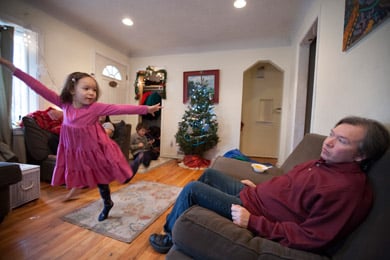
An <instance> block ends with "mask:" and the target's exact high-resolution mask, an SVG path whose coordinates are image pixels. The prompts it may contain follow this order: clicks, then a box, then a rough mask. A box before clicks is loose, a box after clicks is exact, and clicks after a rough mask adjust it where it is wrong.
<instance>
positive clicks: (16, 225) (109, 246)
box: [0, 160, 202, 260]
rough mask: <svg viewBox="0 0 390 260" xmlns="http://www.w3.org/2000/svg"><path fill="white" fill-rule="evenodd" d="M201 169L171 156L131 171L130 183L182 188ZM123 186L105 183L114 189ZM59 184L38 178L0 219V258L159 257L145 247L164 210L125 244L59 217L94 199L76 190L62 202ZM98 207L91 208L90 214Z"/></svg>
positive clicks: (161, 221) (93, 191)
mask: <svg viewBox="0 0 390 260" xmlns="http://www.w3.org/2000/svg"><path fill="white" fill-rule="evenodd" d="M201 173H202V171H200V170H190V169H184V168H182V167H179V166H178V165H177V162H176V160H173V161H171V162H168V163H166V164H164V165H162V166H160V167H158V168H156V169H152V170H151V171H149V172H147V173H143V174H137V175H136V176H135V177H134V179H133V180H132V181H131V182H137V181H140V180H146V181H156V182H161V183H165V184H170V185H176V186H181V187H183V186H184V185H185V184H186V183H188V182H189V181H191V180H196V179H197V178H198V177H199V176H200V174H201ZM124 186H125V185H120V184H118V183H116V182H114V183H112V185H110V187H111V191H112V192H114V191H116V190H118V189H120V188H122V187H124ZM66 194H67V190H66V189H65V188H64V187H51V186H50V185H49V184H47V183H41V196H40V198H39V199H38V200H35V201H32V202H30V203H27V204H25V205H23V206H21V207H19V208H16V209H14V210H12V212H10V213H9V214H8V215H7V216H6V218H5V219H4V221H3V223H1V224H0V259H12V260H20V259H72V260H73V259H165V255H161V254H158V253H155V252H154V251H153V249H152V248H151V247H150V246H149V242H148V239H149V235H150V234H152V233H159V232H161V231H162V227H163V225H164V223H165V218H166V215H167V213H168V212H169V211H170V209H168V210H167V211H166V212H165V213H164V214H163V215H162V216H160V217H159V218H158V219H157V220H156V221H155V222H154V223H153V224H152V225H150V226H149V227H148V228H147V229H146V230H145V231H144V232H143V233H142V234H140V235H139V236H138V237H137V238H136V239H135V240H134V241H133V242H132V243H130V244H127V243H124V242H120V241H117V240H115V239H112V238H109V237H105V236H103V235H100V234H97V233H95V232H92V231H89V230H87V229H84V228H81V227H78V226H76V225H72V224H69V223H67V222H64V221H62V220H61V219H60V217H61V216H63V215H66V214H67V213H69V212H71V211H73V210H75V209H77V208H80V207H82V206H84V205H87V204H88V203H90V202H92V201H95V200H98V199H100V196H99V193H98V190H97V189H91V190H88V189H85V190H82V191H81V193H80V195H79V196H78V197H79V199H77V200H72V201H69V202H63V201H62V199H63V198H64V196H65V195H66ZM97 215H98V212H96V217H97Z"/></svg>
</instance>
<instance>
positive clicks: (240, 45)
mask: <svg viewBox="0 0 390 260" xmlns="http://www.w3.org/2000/svg"><path fill="white" fill-rule="evenodd" d="M24 1H26V2H28V3H29V4H31V5H33V6H35V7H37V8H38V9H41V10H43V11H44V12H46V13H49V14H51V15H53V16H55V17H57V18H58V19H60V20H62V21H63V22H65V23H67V24H69V25H71V26H73V27H77V28H78V29H80V30H81V31H84V32H86V33H88V34H90V35H92V36H93V37H95V38H96V39H98V40H100V41H102V42H104V43H106V44H107V45H109V46H111V47H113V48H115V49H117V50H119V51H121V52H123V53H125V54H126V55H128V56H129V57H136V56H153V55H164V54H180V53H189V52H204V51H217V50H230V49H250V48H264V47H276V46H288V45H290V43H291V39H292V37H294V33H295V31H296V28H297V26H298V25H299V24H300V22H301V21H300V18H301V17H303V13H304V12H305V11H306V9H307V6H308V4H310V2H312V1H313V0H247V5H246V7H245V8H243V9H236V8H234V7H233V0H209V1H207V0H62V1H60V0H24ZM125 16H128V17H130V18H131V19H132V20H133V21H134V26H132V27H126V26H124V25H122V23H121V20H122V18H123V17H125Z"/></svg>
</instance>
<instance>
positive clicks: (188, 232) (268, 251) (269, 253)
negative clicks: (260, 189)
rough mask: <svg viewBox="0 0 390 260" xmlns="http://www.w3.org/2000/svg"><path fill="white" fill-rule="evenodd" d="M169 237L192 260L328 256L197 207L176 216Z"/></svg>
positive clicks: (315, 257) (302, 258)
mask: <svg viewBox="0 0 390 260" xmlns="http://www.w3.org/2000/svg"><path fill="white" fill-rule="evenodd" d="M172 237H173V242H174V245H175V247H177V248H178V249H179V250H180V251H182V252H184V253H185V254H186V255H188V256H191V257H193V258H195V259H301V260H304V259H312V260H317V259H328V258H327V257H323V256H319V255H316V254H313V253H309V252H304V251H300V250H296V249H291V248H287V247H284V246H282V245H280V244H279V243H276V242H273V241H271V240H267V239H264V238H261V237H258V236H253V234H252V233H251V232H250V231H249V230H247V229H244V228H241V227H239V226H237V225H235V224H233V222H232V221H231V220H229V219H226V218H224V217H221V216H219V215H218V214H217V213H214V212H212V211H210V210H207V209H205V208H202V207H199V206H194V207H192V208H190V209H188V210H187V211H186V212H184V214H182V215H181V216H180V217H179V218H178V219H177V221H176V223H175V225H174V227H173V232H172Z"/></svg>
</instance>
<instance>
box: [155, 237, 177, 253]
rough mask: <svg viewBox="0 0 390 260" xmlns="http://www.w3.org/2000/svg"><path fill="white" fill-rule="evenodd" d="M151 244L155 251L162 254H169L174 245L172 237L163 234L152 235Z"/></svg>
mask: <svg viewBox="0 0 390 260" xmlns="http://www.w3.org/2000/svg"><path fill="white" fill-rule="evenodd" d="M149 243H150V245H151V246H152V247H153V249H154V250H156V251H157V252H159V253H160V254H166V253H168V251H169V249H171V247H172V245H173V243H172V238H171V236H169V235H162V234H152V235H150V237H149Z"/></svg>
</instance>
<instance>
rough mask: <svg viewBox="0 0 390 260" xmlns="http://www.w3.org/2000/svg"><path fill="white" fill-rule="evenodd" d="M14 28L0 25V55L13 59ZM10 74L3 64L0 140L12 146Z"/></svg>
mask: <svg viewBox="0 0 390 260" xmlns="http://www.w3.org/2000/svg"><path fill="white" fill-rule="evenodd" d="M13 54H14V28H13V27H9V26H0V56H1V57H3V58H5V59H7V60H9V61H13ZM11 104H12V74H11V73H10V71H9V70H8V69H6V68H4V67H3V66H2V67H1V69H0V122H1V123H0V142H2V143H5V144H6V145H8V146H9V147H12V144H11V142H12V123H11Z"/></svg>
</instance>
